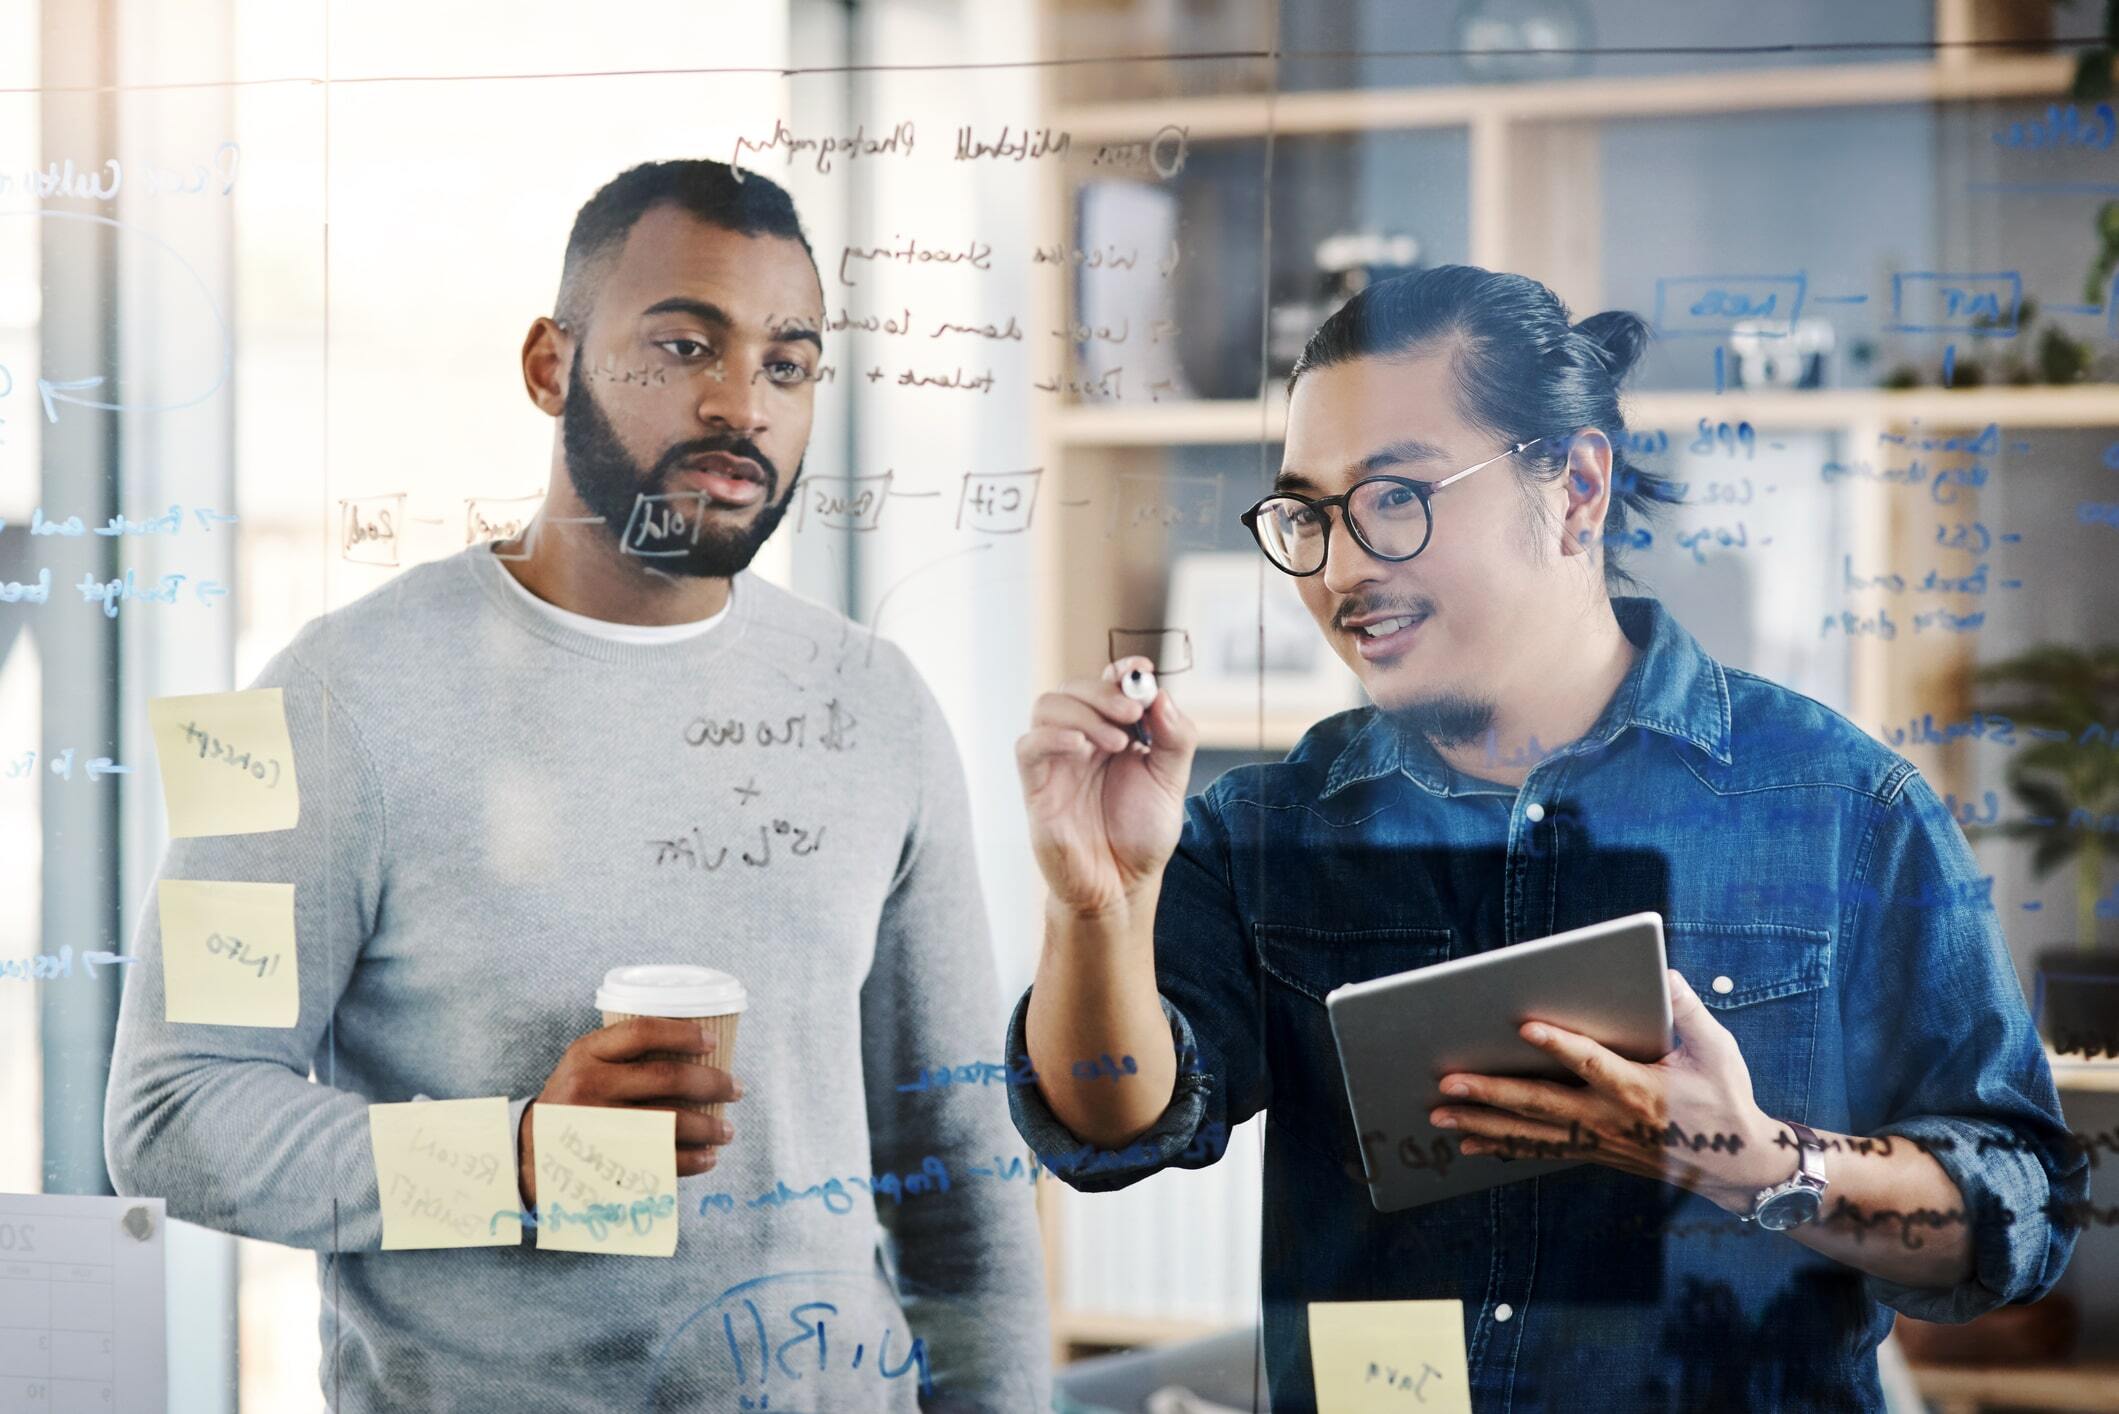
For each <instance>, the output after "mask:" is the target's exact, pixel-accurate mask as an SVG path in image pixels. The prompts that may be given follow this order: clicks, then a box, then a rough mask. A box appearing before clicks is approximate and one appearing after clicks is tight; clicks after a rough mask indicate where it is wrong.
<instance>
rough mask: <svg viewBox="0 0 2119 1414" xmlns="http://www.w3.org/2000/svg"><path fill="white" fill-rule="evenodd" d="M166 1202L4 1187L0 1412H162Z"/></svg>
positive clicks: (0, 1200) (0, 1210)
mask: <svg viewBox="0 0 2119 1414" xmlns="http://www.w3.org/2000/svg"><path fill="white" fill-rule="evenodd" d="M167 1226H168V1220H167V1218H166V1217H165V1216H164V1214H163V1211H162V1200H161V1199H159V1198H73V1197H64V1196H56V1195H54V1196H40V1195H34V1194H22V1193H0V1409H4V1410H10V1411H13V1410H23V1411H26V1414H163V1411H164V1410H165V1408H166V1407H167V1405H166V1397H165V1387H166V1385H167V1381H168V1374H167V1371H168V1348H167V1347H168V1336H167V1332H166V1327H165V1326H164V1324H163V1261H162V1257H163V1251H164V1248H163V1243H162V1237H163V1233H164V1231H165V1229H166V1228H167Z"/></svg>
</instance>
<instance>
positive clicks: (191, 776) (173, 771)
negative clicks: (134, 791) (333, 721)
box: [147, 687, 302, 839]
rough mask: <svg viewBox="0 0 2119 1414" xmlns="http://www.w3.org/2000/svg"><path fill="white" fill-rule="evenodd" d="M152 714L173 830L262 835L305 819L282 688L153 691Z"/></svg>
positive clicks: (149, 705)
mask: <svg viewBox="0 0 2119 1414" xmlns="http://www.w3.org/2000/svg"><path fill="white" fill-rule="evenodd" d="M147 720H148V723H149V725H150V726H152V727H153V729H154V738H155V757H156V759H157V760H158V761H159V763H160V765H161V769H162V800H163V802H164V804H166V805H167V806H168V807H169V833H170V834H172V835H175V836H176V837H177V838H179V839H188V838H190V837H192V836H195V835H254V834H258V833H260V832H261V831H265V830H291V829H293V828H294V825H295V822H296V821H297V820H299V819H300V818H301V814H302V796H301V792H300V791H299V790H297V789H296V788H295V782H294V744H293V743H292V742H291V741H290V740H289V739H288V736H287V706H286V700H285V698H284V696H283V694H282V693H281V691H280V689H279V688H276V687H265V688H254V689H252V690H251V691H248V692H208V693H202V694H200V695H198V696H195V697H155V698H150V699H149V700H148V703H147Z"/></svg>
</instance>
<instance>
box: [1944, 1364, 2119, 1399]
mask: <svg viewBox="0 0 2119 1414" xmlns="http://www.w3.org/2000/svg"><path fill="white" fill-rule="evenodd" d="M1912 1370H1913V1382H1914V1383H1915V1384H1916V1385H1918V1386H1919V1387H1920V1393H1921V1397H1922V1398H1923V1399H1928V1400H1934V1401H1937V1402H1939V1403H1940V1404H1941V1406H1942V1408H1943V1409H1945V1410H1948V1411H1955V1410H1959V1409H1978V1408H1981V1407H1983V1406H1987V1405H1993V1406H1997V1407H2001V1408H2007V1409H2018V1408H2023V1407H2026V1406H2032V1407H2036V1408H2039V1409H2079V1410H2099V1409H2109V1410H2119V1364H2114V1363H2112V1362H2111V1361H2108V1360H2084V1361H2079V1362H2077V1363H2074V1364H2069V1365H1993V1366H1987V1365H1915V1366H1913V1367H1912Z"/></svg>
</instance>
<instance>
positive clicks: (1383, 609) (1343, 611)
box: [1332, 594, 1435, 629]
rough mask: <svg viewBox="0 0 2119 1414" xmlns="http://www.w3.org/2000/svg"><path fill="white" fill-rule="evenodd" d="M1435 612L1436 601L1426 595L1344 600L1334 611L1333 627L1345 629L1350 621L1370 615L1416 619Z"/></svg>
mask: <svg viewBox="0 0 2119 1414" xmlns="http://www.w3.org/2000/svg"><path fill="white" fill-rule="evenodd" d="M1434 612H1435V601H1434V600H1432V599H1430V598H1428V597H1427V596H1426V595H1424V594H1420V595H1413V596H1410V597H1405V598H1398V597H1388V598H1386V597H1366V598H1361V599H1344V600H1341V601H1340V604H1339V607H1338V608H1336V609H1334V610H1332V627H1333V628H1336V629H1344V628H1346V626H1347V620H1348V619H1354V618H1361V617H1363V616H1365V615H1369V614H1389V615H1401V614H1409V615H1411V616H1413V617H1415V618H1426V617H1427V616H1428V615H1430V614H1432V613H1434Z"/></svg>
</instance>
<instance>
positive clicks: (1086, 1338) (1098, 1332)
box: [1052, 1310, 1228, 1348]
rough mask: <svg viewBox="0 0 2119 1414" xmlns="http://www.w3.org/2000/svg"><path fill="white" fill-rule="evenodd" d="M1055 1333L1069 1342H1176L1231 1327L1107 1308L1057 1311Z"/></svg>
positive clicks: (1099, 1343) (1131, 1345) (1072, 1343)
mask: <svg viewBox="0 0 2119 1414" xmlns="http://www.w3.org/2000/svg"><path fill="white" fill-rule="evenodd" d="M1052 1328H1053V1334H1054V1335H1055V1336H1057V1337H1058V1338H1059V1340H1060V1341H1061V1342H1062V1343H1063V1344H1065V1345H1068V1346H1076V1345H1107V1346H1129V1347H1136V1348H1137V1347H1142V1346H1151V1345H1175V1344H1177V1343H1178V1342H1179V1341H1185V1340H1197V1339H1199V1338H1200V1337H1202V1336H1209V1335H1216V1334H1219V1333H1220V1332H1222V1331H1224V1330H1227V1329H1228V1327H1227V1326H1224V1325H1221V1324H1218V1323H1216V1322H1213V1321H1183V1320H1171V1319H1169V1318H1167V1317H1157V1316H1128V1315H1123V1314H1118V1313H1114V1312H1107V1311H1081V1310H1074V1311H1058V1312H1055V1313H1054V1315H1053V1318H1052Z"/></svg>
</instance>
